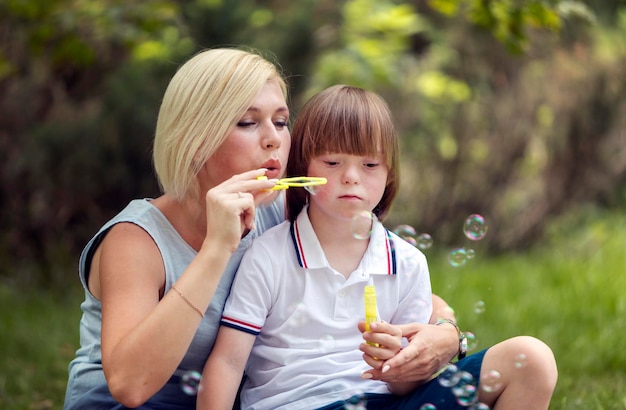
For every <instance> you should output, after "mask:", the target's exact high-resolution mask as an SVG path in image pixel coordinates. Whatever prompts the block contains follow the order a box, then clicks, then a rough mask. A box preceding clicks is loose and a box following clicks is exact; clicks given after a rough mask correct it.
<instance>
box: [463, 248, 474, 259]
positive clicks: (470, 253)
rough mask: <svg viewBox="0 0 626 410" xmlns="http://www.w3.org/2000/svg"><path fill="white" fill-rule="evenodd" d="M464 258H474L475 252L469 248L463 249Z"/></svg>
mask: <svg viewBox="0 0 626 410" xmlns="http://www.w3.org/2000/svg"><path fill="white" fill-rule="evenodd" d="M465 256H467V259H474V256H476V251H474V249H471V248H465Z"/></svg>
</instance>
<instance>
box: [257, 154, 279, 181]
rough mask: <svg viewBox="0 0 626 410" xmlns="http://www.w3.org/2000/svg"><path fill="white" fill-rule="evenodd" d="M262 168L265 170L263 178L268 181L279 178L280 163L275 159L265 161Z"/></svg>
mask: <svg viewBox="0 0 626 410" xmlns="http://www.w3.org/2000/svg"><path fill="white" fill-rule="evenodd" d="M261 167H262V168H266V169H267V171H265V176H266V177H268V178H269V179H275V178H280V177H281V169H282V168H281V166H280V161H279V160H277V159H271V160H269V161H265V162H264V163H263V164H262V165H261Z"/></svg>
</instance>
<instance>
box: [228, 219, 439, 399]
mask: <svg viewBox="0 0 626 410" xmlns="http://www.w3.org/2000/svg"><path fill="white" fill-rule="evenodd" d="M306 210H307V208H305V209H304V210H303V211H302V212H301V213H300V215H299V216H298V218H297V220H296V221H295V222H294V223H293V224H291V223H289V222H288V221H287V222H284V223H282V224H280V225H278V226H276V227H274V228H272V229H270V230H268V231H266V232H265V233H264V234H263V235H262V236H260V237H259V238H257V239H256V240H255V241H254V243H253V244H252V246H251V247H250V249H249V250H248V251H247V253H246V254H245V256H244V258H243V260H242V262H241V265H240V266H239V270H238V272H237V275H236V276H235V281H234V283H233V286H232V289H231V292H230V296H229V297H228V300H227V302H226V306H225V308H224V313H223V317H222V322H221V323H222V325H225V326H229V327H233V328H235V329H238V330H241V331H244V332H248V333H251V334H254V335H257V339H256V341H255V344H254V347H253V348H252V352H251V354H250V358H249V360H248V363H247V365H246V374H247V376H248V377H247V380H246V383H245V385H244V388H243V391H242V395H241V402H242V408H244V409H287V408H289V409H315V408H318V407H321V406H324V405H326V404H330V403H332V402H335V401H338V400H345V399H348V398H350V397H351V396H353V395H355V394H362V393H365V392H368V393H389V391H388V389H387V386H386V384H385V383H383V382H381V381H376V380H363V379H361V377H360V376H361V373H362V372H363V371H365V370H367V369H368V368H369V366H368V365H367V364H366V363H365V361H364V360H363V358H362V352H361V351H360V350H359V349H358V347H359V344H360V343H362V342H363V338H362V335H361V333H360V332H359V330H358V328H357V323H358V322H359V321H362V320H364V319H365V308H364V301H363V290H364V286H365V285H366V284H367V281H368V279H369V277H370V275H373V279H374V285H375V288H376V294H377V302H378V312H379V318H380V319H381V320H385V321H387V322H390V323H397V324H402V323H409V322H418V323H427V322H428V320H429V318H430V315H431V312H432V296H431V286H430V277H429V273H428V266H427V263H426V258H425V256H424V255H423V254H422V253H421V252H420V251H419V250H418V249H417V248H415V247H413V246H411V245H410V244H408V243H406V242H405V241H403V240H402V239H400V238H398V237H397V236H396V235H394V234H393V233H391V232H389V231H388V230H386V229H385V228H384V227H383V225H382V224H381V223H380V222H378V221H376V222H375V223H374V227H373V230H372V235H371V237H370V243H369V245H368V248H367V251H366V254H365V255H364V257H363V259H362V260H361V263H360V265H359V267H358V268H357V269H356V270H355V271H354V272H352V273H351V275H350V277H349V278H348V279H347V280H346V278H345V277H344V276H343V275H342V274H341V273H339V272H337V271H335V270H334V269H333V268H332V267H330V265H329V264H328V261H327V260H326V257H325V255H324V252H323V251H322V248H321V246H320V243H319V241H318V240H317V236H316V235H315V232H314V231H313V228H312V226H311V222H310V221H309V218H308V215H307V212H306Z"/></svg>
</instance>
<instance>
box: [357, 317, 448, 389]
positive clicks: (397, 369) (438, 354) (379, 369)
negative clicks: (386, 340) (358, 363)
mask: <svg viewBox="0 0 626 410" xmlns="http://www.w3.org/2000/svg"><path fill="white" fill-rule="evenodd" d="M396 327H398V328H400V329H401V331H402V336H404V337H406V338H407V339H408V340H409V344H408V345H407V346H406V347H405V348H404V349H402V350H400V351H399V352H398V353H397V354H396V355H394V357H392V358H389V359H386V360H377V359H376V358H375V357H376V354H377V351H376V350H374V347H373V346H370V345H368V344H365V343H364V344H362V345H361V346H360V350H361V351H362V352H363V353H364V354H363V359H364V360H365V361H366V362H367V364H369V365H370V366H371V367H372V369H371V370H368V371H366V372H364V373H363V374H362V375H361V377H362V378H365V379H375V380H382V381H385V382H399V381H400V382H416V381H419V382H425V381H427V380H429V379H430V378H431V377H432V376H433V375H434V374H435V373H436V372H437V371H438V370H440V369H441V368H442V367H443V366H444V365H445V364H446V363H448V362H449V361H450V360H451V359H452V358H453V357H454V356H455V355H456V354H457V352H458V350H459V338H458V334H457V332H456V329H455V328H454V327H452V326H435V325H433V324H421V323H411V324H407V325H397V326H396ZM359 328H360V329H361V324H359ZM363 330H364V325H363ZM369 333H370V334H368V332H366V333H364V338H366V340H371V341H378V340H379V336H378V335H377V334H375V332H374V329H372V331H371V332H369Z"/></svg>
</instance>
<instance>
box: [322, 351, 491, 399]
mask: <svg viewBox="0 0 626 410" xmlns="http://www.w3.org/2000/svg"><path fill="white" fill-rule="evenodd" d="M486 352H487V350H483V351H481V352H478V353H474V354H472V355H470V356H467V357H466V358H464V359H463V360H459V361H458V362H457V363H455V365H456V366H457V368H458V376H460V375H461V372H467V373H470V374H471V375H472V376H471V379H472V380H473V382H472V383H469V380H467V379H466V380H465V381H464V380H463V379H461V381H460V382H459V383H454V385H452V386H450V384H452V383H445V381H446V378H445V375H444V374H442V375H439V377H437V378H435V379H433V380H430V381H429V382H428V383H426V384H424V385H422V386H420V387H418V388H417V389H416V390H415V391H413V392H412V393H409V394H407V395H404V396H397V395H394V394H376V393H365V394H363V395H361V396H354V397H352V398H350V399H348V400H344V401H338V402H335V403H332V404H329V405H328V406H324V407H322V408H320V409H319V410H345V409H351V408H352V409H360V408H367V410H378V409H380V410H409V409H412V410H413V409H415V410H416V409H420V408H421V406H423V405H425V404H432V405H433V407H432V408H437V409H439V410H444V409H445V410H452V409H463V410H467V408H468V406H471V404H472V403H474V402H475V400H476V397H477V395H478V380H479V378H480V368H481V366H482V363H483V358H484V356H485V353H486ZM465 375H466V376H467V374H465ZM467 377H469V376H467ZM468 384H469V385H468Z"/></svg>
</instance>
